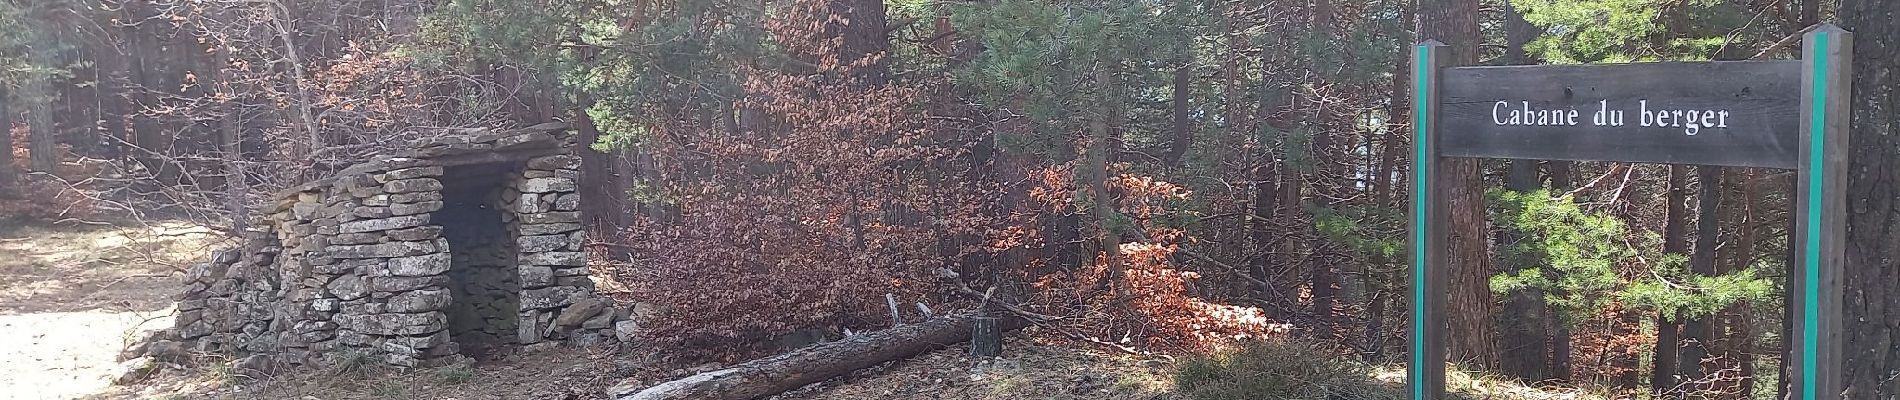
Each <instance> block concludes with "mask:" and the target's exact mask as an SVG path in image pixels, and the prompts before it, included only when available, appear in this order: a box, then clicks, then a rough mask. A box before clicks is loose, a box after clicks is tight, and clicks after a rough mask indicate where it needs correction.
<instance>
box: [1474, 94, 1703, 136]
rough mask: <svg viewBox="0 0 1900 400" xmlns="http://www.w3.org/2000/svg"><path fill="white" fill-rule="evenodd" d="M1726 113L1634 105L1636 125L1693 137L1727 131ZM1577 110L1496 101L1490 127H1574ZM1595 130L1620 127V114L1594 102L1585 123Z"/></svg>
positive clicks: (1606, 102)
mask: <svg viewBox="0 0 1900 400" xmlns="http://www.w3.org/2000/svg"><path fill="white" fill-rule="evenodd" d="M1728 116H1729V112H1728V110H1694V109H1687V110H1682V109H1667V108H1661V107H1658V108H1654V109H1652V108H1650V104H1649V100H1637V101H1636V125H1637V126H1641V127H1645V128H1649V127H1656V128H1681V129H1682V133H1683V134H1685V135H1689V136H1695V135H1698V134H1701V133H1702V130H1704V129H1727V128H1728ZM1577 117H1578V113H1577V110H1576V109H1574V108H1572V109H1553V108H1537V107H1534V106H1532V105H1531V102H1528V101H1519V102H1517V104H1511V102H1509V101H1503V100H1499V101H1498V102H1496V103H1492V104H1491V123H1492V124H1493V125H1498V126H1577V125H1578V123H1579V121H1578V119H1577ZM1588 122H1589V123H1590V124H1591V125H1595V126H1610V127H1617V126H1624V114H1623V110H1620V109H1612V108H1610V101H1609V100H1600V101H1597V110H1596V112H1595V113H1593V114H1591V115H1590V119H1589V121H1588Z"/></svg>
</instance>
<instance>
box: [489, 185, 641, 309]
mask: <svg viewBox="0 0 1900 400" xmlns="http://www.w3.org/2000/svg"><path fill="white" fill-rule="evenodd" d="M579 168H580V160H579V159H578V158H576V157H574V156H570V155H553V156H546V157H537V158H534V159H530V160H528V163H527V168H525V169H523V170H522V171H521V172H520V173H518V174H515V175H514V176H511V177H510V179H509V182H508V184H507V186H506V188H505V189H504V190H503V191H502V194H501V204H502V209H504V210H512V211H514V212H513V213H511V214H504V215H507V216H506V217H504V220H506V221H507V222H508V227H509V230H510V231H512V232H515V234H516V237H515V245H516V246H515V247H516V248H517V250H518V251H519V252H520V256H519V257H518V258H517V260H516V261H517V262H518V263H519V265H520V278H521V297H520V301H521V315H520V317H519V318H518V319H517V321H518V325H516V328H517V329H518V330H519V332H518V336H517V340H519V341H520V342H521V343H522V344H533V343H539V342H542V341H545V340H548V339H563V338H565V337H564V335H566V334H568V333H569V332H570V331H572V330H574V329H575V328H581V329H604V328H606V327H607V326H606V325H608V324H611V323H612V318H613V315H612V314H613V313H606V312H602V310H599V309H591V310H590V309H585V308H573V309H572V310H571V312H568V313H567V314H569V315H566V316H563V315H562V314H563V311H569V309H570V308H571V307H570V306H572V305H574V304H575V302H577V301H579V300H581V299H584V298H589V297H592V295H593V287H594V284H593V281H591V280H589V279H588V271H587V256H586V253H584V252H582V251H581V245H582V244H583V243H585V240H586V237H585V233H584V232H583V231H582V230H581V223H580V222H581V219H580V194H579V193H578V190H577V189H578V187H577V185H576V182H577V181H578V178H579V176H580V171H579ZM582 313H589V314H591V315H588V316H584V317H577V315H579V314H582ZM596 317H598V318H596ZM573 318H582V319H583V320H584V321H591V320H589V319H588V318H592V319H598V320H600V321H598V322H597V323H594V324H578V323H577V324H570V325H568V326H563V325H562V324H560V323H557V322H564V321H565V320H568V319H573ZM557 319H559V320H562V321H557ZM595 325H598V327H594V326H595Z"/></svg>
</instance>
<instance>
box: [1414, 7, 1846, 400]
mask: <svg viewBox="0 0 1900 400" xmlns="http://www.w3.org/2000/svg"><path fill="white" fill-rule="evenodd" d="M1802 46H1803V50H1802V59H1801V60H1799V61H1733V62H1699V63H1646V64H1615V65H1563V66H1510V67H1447V66H1445V65H1444V61H1443V60H1444V59H1443V58H1441V54H1442V53H1443V51H1444V45H1443V44H1440V43H1438V42H1437V41H1426V42H1424V43H1422V44H1419V45H1418V46H1417V47H1416V48H1414V50H1413V51H1414V54H1413V65H1414V69H1415V70H1414V71H1413V75H1414V83H1413V90H1414V91H1415V92H1414V93H1415V96H1413V99H1414V101H1416V102H1417V103H1416V104H1414V105H1413V107H1414V108H1415V110H1414V111H1415V113H1414V114H1413V115H1414V116H1415V118H1417V119H1416V120H1415V121H1413V126H1414V127H1415V128H1416V132H1417V133H1418V136H1417V140H1415V143H1414V152H1413V164H1412V196H1413V198H1412V202H1413V203H1412V204H1413V208H1412V210H1411V213H1412V215H1411V218H1412V219H1411V235H1412V237H1411V256H1412V287H1413V293H1412V335H1411V338H1410V341H1411V344H1412V349H1411V353H1412V358H1411V360H1410V368H1409V369H1408V370H1407V386H1408V389H1409V391H1410V395H1411V398H1413V399H1417V400H1438V399H1442V398H1444V388H1445V361H1446V360H1445V343H1444V336H1443V331H1444V329H1445V319H1444V315H1443V312H1444V310H1443V308H1444V298H1445V294H1446V293H1445V271H1446V270H1445V268H1446V258H1445V253H1444V249H1445V246H1446V244H1447V243H1445V225H1446V223H1447V222H1448V221H1447V215H1448V214H1447V209H1446V207H1447V203H1446V201H1445V197H1444V192H1442V191H1441V190H1439V187H1438V186H1437V184H1436V182H1437V181H1436V180H1437V179H1438V178H1439V176H1437V175H1436V173H1437V170H1438V166H1439V163H1440V160H1441V159H1443V158H1446V157H1475V158H1515V159H1550V160H1575V161H1621V162H1641V163H1669V164H1694V165H1718V166H1738V167H1761V168H1780V169H1790V170H1795V171H1796V174H1797V175H1798V176H1799V178H1798V182H1797V185H1796V187H1795V192H1796V193H1795V199H1796V200H1795V209H1794V213H1793V215H1794V217H1795V218H1796V229H1795V232H1794V238H1793V241H1791V242H1790V243H1792V244H1793V246H1795V248H1796V252H1797V257H1796V258H1795V259H1796V260H1797V262H1798V265H1792V266H1790V270H1791V272H1792V273H1794V274H1796V280H1795V282H1796V285H1795V287H1792V288H1789V290H1790V291H1791V292H1792V293H1794V297H1793V298H1791V299H1790V301H1795V302H1797V304H1796V307H1794V309H1795V310H1796V315H1792V316H1789V318H1792V319H1793V322H1794V324H1795V326H1796V329H1795V337H1794V338H1793V339H1794V340H1795V342H1794V343H1795V346H1794V349H1795V351H1794V353H1795V354H1793V356H1794V357H1795V360H1793V361H1791V362H1792V363H1791V365H1792V366H1793V368H1790V370H1791V371H1790V372H1791V373H1792V374H1793V377H1792V379H1790V382H1793V384H1794V385H1795V390H1794V391H1793V392H1794V393H1795V396H1796V398H1798V399H1802V400H1818V399H1832V398H1839V394H1840V391H1841V387H1840V383H1839V381H1840V377H1839V376H1840V373H1841V369H1840V368H1841V364H1842V362H1843V361H1842V359H1841V356H1842V354H1841V340H1840V337H1841V336H1840V327H1841V299H1842V297H1841V289H1840V288H1841V283H1840V276H1841V264H1842V262H1843V258H1844V252H1845V247H1844V246H1843V243H1844V239H1845V234H1846V227H1845V224H1844V220H1845V218H1846V214H1845V207H1846V199H1845V198H1844V197H1843V196H1844V193H1846V192H1845V185H1846V184H1847V179H1846V175H1845V174H1844V172H1845V168H1846V166H1847V143H1848V137H1847V132H1848V130H1847V126H1848V125H1847V123H1848V117H1849V113H1848V104H1849V103H1848V99H1849V91H1850V90H1851V88H1850V87H1849V81H1850V80H1851V79H1852V76H1853V66H1852V64H1851V63H1850V62H1851V60H1852V59H1853V53H1852V49H1853V35H1852V34H1850V33H1848V32H1847V31H1845V30H1842V29H1841V28H1839V27H1836V26H1834V25H1828V24H1822V25H1817V26H1815V27H1813V28H1810V29H1809V30H1808V33H1807V34H1806V36H1805V37H1804V40H1803V45H1802ZM1481 290H1482V289H1481Z"/></svg>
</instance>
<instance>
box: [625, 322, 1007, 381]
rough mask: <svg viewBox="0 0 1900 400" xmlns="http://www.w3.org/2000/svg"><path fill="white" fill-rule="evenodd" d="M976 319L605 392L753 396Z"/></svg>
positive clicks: (880, 356) (928, 339) (827, 374)
mask: <svg viewBox="0 0 1900 400" xmlns="http://www.w3.org/2000/svg"><path fill="white" fill-rule="evenodd" d="M975 319H976V314H974V313H960V314H955V315H946V316H940V317H937V318H931V319H929V320H926V321H923V322H919V323H915V324H906V325H900V326H898V327H895V328H891V329H886V330H882V331H877V332H869V333H864V334H859V335H853V336H850V337H846V338H844V339H841V340H838V341H835V342H828V343H822V344H817V345H812V346H807V347H805V348H802V349H798V350H793V351H791V352H787V353H784V354H779V355H775V356H771V357H766V358H761V359H757V360H752V361H747V362H745V363H741V364H739V365H735V366H732V367H730V368H726V369H722V370H718V371H711V372H705V373H700V374H696V375H693V376H688V377H685V378H681V379H679V380H674V381H671V382H665V383H661V384H659V385H655V386H653V387H649V388H646V389H645V390H640V391H639V392H635V393H625V392H630V391H631V390H620V389H610V390H612V391H614V392H616V393H608V394H609V395H610V396H613V397H615V398H617V399H619V400H673V399H719V400H751V399H756V398H760V397H765V396H770V395H774V394H779V393H783V392H785V391H787V390H792V389H797V388H799V387H802V386H805V385H809V384H812V383H816V382H820V381H824V380H826V379H831V378H832V377H835V376H839V375H844V374H846V373H850V372H851V371H855V370H858V369H863V368H867V367H870V366H874V365H877V364H880V363H883V362H885V361H891V360H900V359H905V358H910V357H912V356H915V355H918V354H922V353H924V352H927V351H931V350H936V349H940V348H943V347H945V346H949V345H951V344H956V343H961V342H964V341H967V340H970V330H971V325H972V324H973V323H974V321H975ZM998 319H999V321H998V324H997V325H998V326H999V328H1001V329H1003V330H1004V331H1009V330H1015V329H1020V328H1022V327H1024V326H1028V322H1027V321H1025V320H1023V319H1021V318H1015V317H1014V316H1013V315H1012V316H1010V318H998Z"/></svg>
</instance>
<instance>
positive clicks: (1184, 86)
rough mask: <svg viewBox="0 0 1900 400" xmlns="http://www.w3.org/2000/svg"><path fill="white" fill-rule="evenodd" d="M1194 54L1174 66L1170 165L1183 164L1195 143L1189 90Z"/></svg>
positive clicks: (1168, 156)
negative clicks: (1190, 116)
mask: <svg viewBox="0 0 1900 400" xmlns="http://www.w3.org/2000/svg"><path fill="white" fill-rule="evenodd" d="M1191 57H1193V56H1192V55H1185V56H1182V60H1181V65H1180V66H1178V67H1175V68H1174V138H1173V139H1171V140H1169V143H1168V154H1167V157H1166V159H1165V160H1163V161H1164V162H1166V163H1167V165H1169V166H1174V167H1179V166H1181V159H1182V158H1183V157H1185V156H1187V151H1188V147H1191V146H1193V145H1194V129H1192V128H1193V127H1192V126H1190V125H1189V124H1188V97H1189V96H1192V93H1189V92H1188V83H1190V81H1191V80H1190V79H1188V78H1191V73H1192V72H1193V70H1194V68H1193V63H1194V60H1193V59H1192V58H1191Z"/></svg>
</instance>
